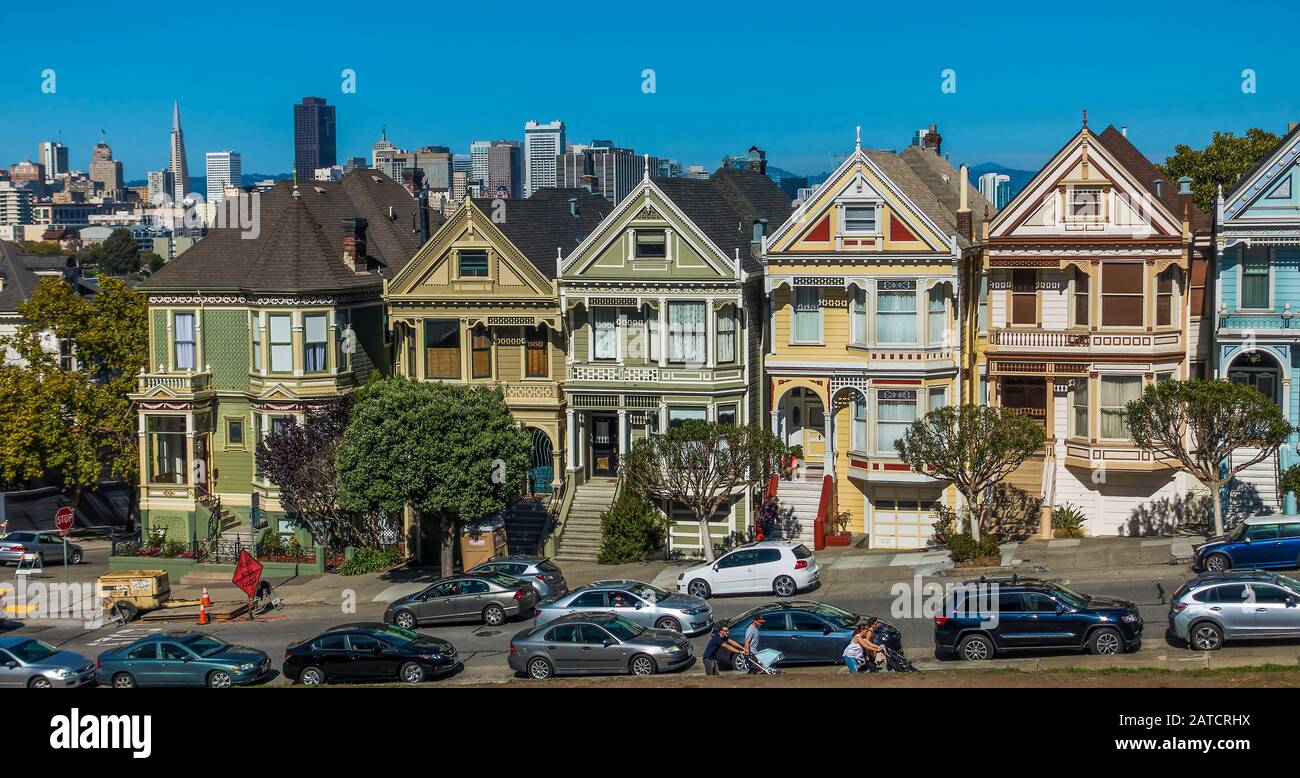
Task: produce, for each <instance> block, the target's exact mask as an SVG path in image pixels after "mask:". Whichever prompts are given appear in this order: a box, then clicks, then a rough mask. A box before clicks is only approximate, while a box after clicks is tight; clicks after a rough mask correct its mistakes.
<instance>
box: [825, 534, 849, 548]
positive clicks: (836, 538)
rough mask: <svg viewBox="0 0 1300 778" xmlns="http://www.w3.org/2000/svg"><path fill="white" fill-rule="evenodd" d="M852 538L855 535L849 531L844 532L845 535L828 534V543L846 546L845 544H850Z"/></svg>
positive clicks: (829, 544) (828, 544)
mask: <svg viewBox="0 0 1300 778" xmlns="http://www.w3.org/2000/svg"><path fill="white" fill-rule="evenodd" d="M851 540H853V536H852V535H850V534H849V533H847V532H846V533H844V534H843V535H827V536H826V545H827V546H840V547H844V546H848V545H849V542H850V541H851Z"/></svg>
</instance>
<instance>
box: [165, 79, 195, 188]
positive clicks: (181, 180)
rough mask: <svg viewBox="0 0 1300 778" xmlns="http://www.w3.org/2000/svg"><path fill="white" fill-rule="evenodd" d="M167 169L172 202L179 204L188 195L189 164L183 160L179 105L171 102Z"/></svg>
mask: <svg viewBox="0 0 1300 778" xmlns="http://www.w3.org/2000/svg"><path fill="white" fill-rule="evenodd" d="M167 169H168V170H169V171H171V174H172V187H173V188H172V193H171V195H172V200H173V201H174V202H177V203H180V202H181V201H183V200H184V199H185V196H186V195H188V194H189V193H190V163H189V161H188V160H187V159H186V158H185V133H184V132H182V131H181V104H180V103H179V102H177V101H172V143H171V161H169V162H168V163H167Z"/></svg>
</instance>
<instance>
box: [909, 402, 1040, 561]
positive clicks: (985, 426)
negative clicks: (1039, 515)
mask: <svg viewBox="0 0 1300 778" xmlns="http://www.w3.org/2000/svg"><path fill="white" fill-rule="evenodd" d="M1046 441H1047V435H1046V433H1045V432H1044V431H1043V428H1042V427H1040V426H1038V424H1036V423H1035V422H1034V420H1033V419H1031V418H1029V417H1028V416H1026V415H1025V414H1023V413H1018V412H1016V411H1014V410H1011V409H1009V408H1002V407H991V406H987V405H962V406H951V405H950V406H947V407H944V408H938V409H935V410H933V411H930V412H929V413H927V414H926V415H925V416H923V417H921V418H920V419H917V420H916V421H914V422H912V426H911V427H909V428H908V429H907V432H905V433H903V437H902V438H900V439H899V440H898V442H897V443H896V444H895V445H896V446H897V448H898V456H899V458H901V459H902V460H903V462H905V463H906V464H907V465H908V466H909V467H911V468H912V469H913V470H915V471H916V472H918V473H924V474H926V475H928V476H930V477H932V478H942V479H944V480H947V481H952V483H953V486H955V487H957V491H958V492H959V493H961V496H962V500H963V502H964V503H965V504H964V506H963V511H964V514H965V520H966V523H967V524H968V525H969V531H970V533H971V536H972V538H973V539H974V540H975V541H976V542H978V541H979V538H980V531H981V530H983V529H984V528H985V527H987V526H988V524H989V519H990V516H991V514H992V508H993V505H994V500H995V496H996V495H995V490H994V487H995V486H996V485H997V484H998V483H999V482H1000V481H1002V479H1004V478H1006V477H1007V476H1008V475H1010V474H1011V473H1012V472H1013V471H1014V470H1015V469H1016V468H1017V467H1020V465H1021V464H1022V463H1023V462H1024V461H1025V460H1026V459H1028V458H1029V457H1031V456H1033V455H1034V454H1035V453H1036V452H1038V451H1041V450H1042V448H1043V444H1044V443H1045V442H1046Z"/></svg>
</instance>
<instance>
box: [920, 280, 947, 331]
mask: <svg viewBox="0 0 1300 778" xmlns="http://www.w3.org/2000/svg"><path fill="white" fill-rule="evenodd" d="M927 298H928V302H927V311H926V332H927V333H928V334H927V336H926V337H927V338H928V339H929V341H930V345H931V346H947V345H950V335H951V333H950V331H949V327H948V285H947V284H939V285H938V286H936V287H934V288H933V289H931V290H930V293H929V295H927Z"/></svg>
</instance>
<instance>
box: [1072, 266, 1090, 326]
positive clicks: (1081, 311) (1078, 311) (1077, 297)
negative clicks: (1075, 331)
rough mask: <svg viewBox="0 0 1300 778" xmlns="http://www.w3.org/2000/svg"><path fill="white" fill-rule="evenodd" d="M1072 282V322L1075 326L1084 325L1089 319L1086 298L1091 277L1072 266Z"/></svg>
mask: <svg viewBox="0 0 1300 778" xmlns="http://www.w3.org/2000/svg"><path fill="white" fill-rule="evenodd" d="M1071 280H1072V282H1073V295H1074V307H1073V319H1074V320H1073V322H1072V324H1074V326H1076V327H1086V326H1088V322H1089V320H1090V316H1091V312H1092V309H1091V307H1090V303H1089V300H1088V290H1089V289H1090V288H1091V287H1090V286H1089V282H1090V281H1092V278H1091V277H1089V275H1088V274H1087V273H1085V272H1083V271H1082V270H1080V269H1079V268H1077V267H1076V268H1074V276H1073V278H1072V279H1071Z"/></svg>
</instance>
